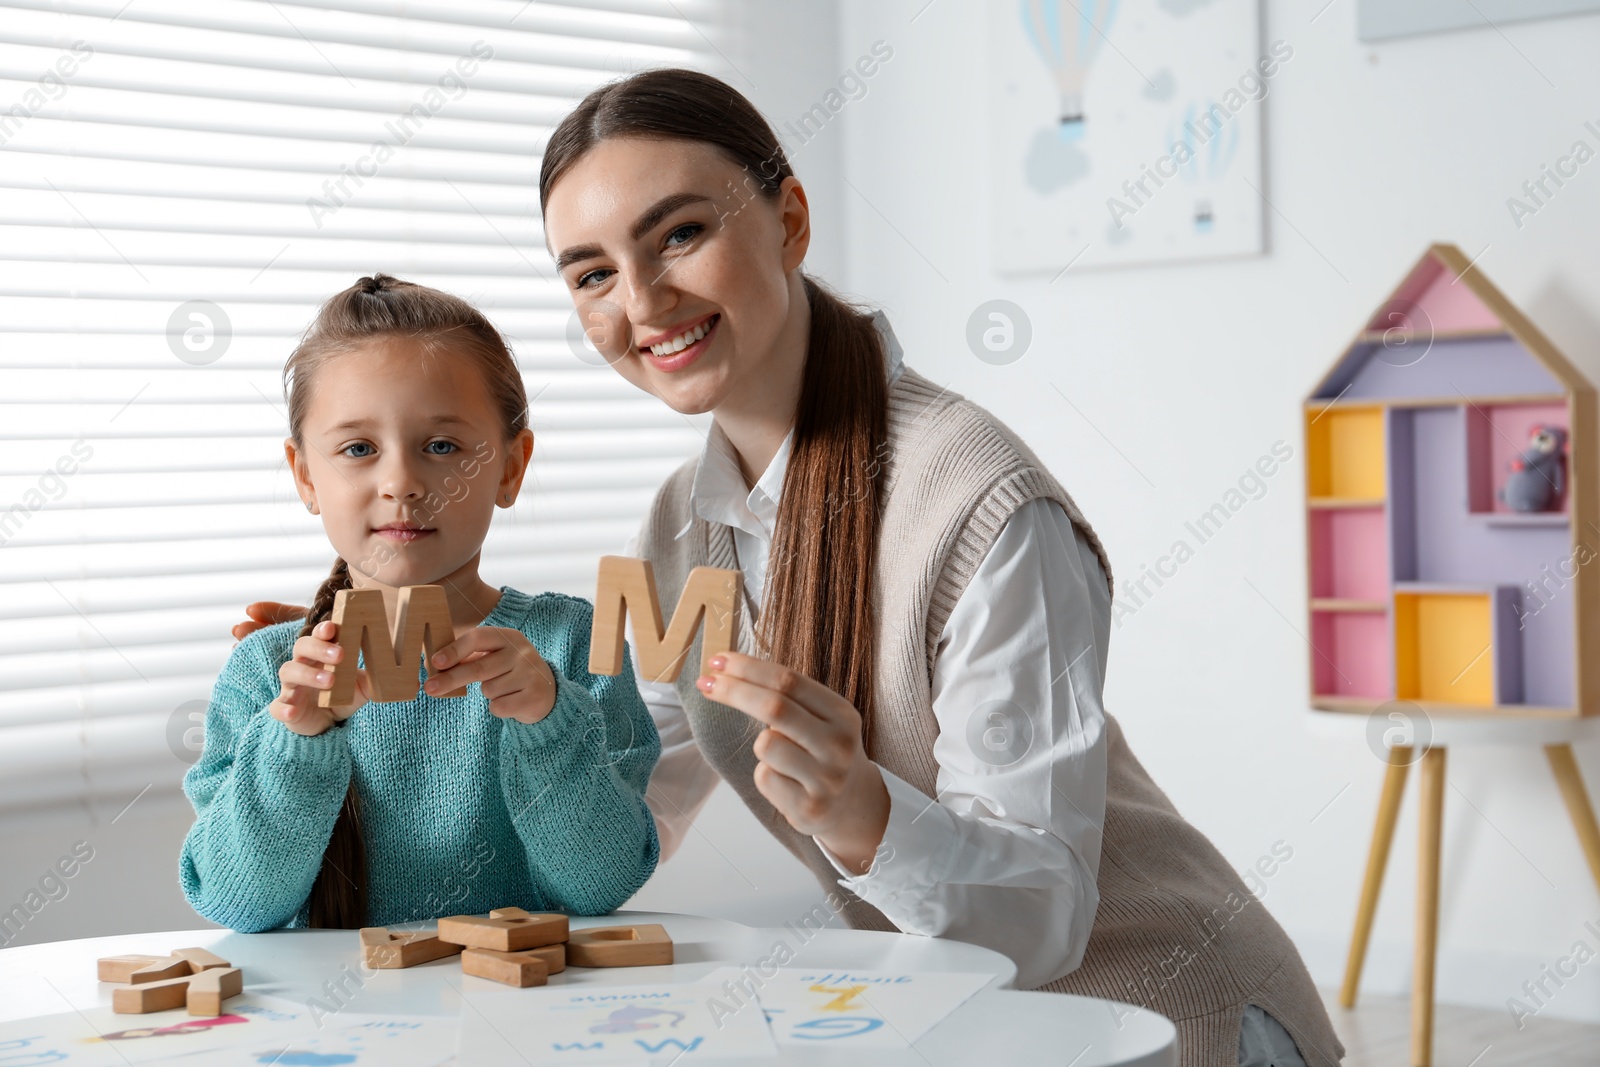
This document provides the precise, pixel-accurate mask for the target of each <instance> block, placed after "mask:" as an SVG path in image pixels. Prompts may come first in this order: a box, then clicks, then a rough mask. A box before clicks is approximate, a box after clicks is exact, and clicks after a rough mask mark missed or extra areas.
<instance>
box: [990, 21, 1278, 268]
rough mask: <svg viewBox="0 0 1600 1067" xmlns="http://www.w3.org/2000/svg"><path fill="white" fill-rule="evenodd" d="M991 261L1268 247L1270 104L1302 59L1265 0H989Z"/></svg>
mask: <svg viewBox="0 0 1600 1067" xmlns="http://www.w3.org/2000/svg"><path fill="white" fill-rule="evenodd" d="M986 7H987V9H988V12H989V15H988V26H987V35H988V39H987V42H986V48H985V52H986V57H987V63H988V67H989V69H988V76H987V77H986V79H985V83H986V85H987V92H988V116H989V137H990V146H989V160H990V165H991V172H992V176H993V181H992V183H991V189H990V197H991V199H990V202H991V205H992V207H991V210H992V211H993V230H994V235H995V246H994V256H995V269H996V270H997V271H999V272H1001V273H1024V272H1052V273H1054V272H1059V271H1061V270H1062V269H1064V268H1065V267H1067V266H1068V265H1069V264H1070V265H1075V266H1079V267H1094V266H1112V265H1122V264H1130V263H1161V262H1172V261H1182V260H1190V259H1205V258H1211V257H1218V256H1240V255H1255V254H1259V253H1260V252H1261V251H1262V250H1263V242H1264V215H1265V210H1266V205H1265V203H1264V202H1263V200H1262V192H1261V190H1263V186H1262V183H1261V158H1262V154H1261V153H1262V148H1261V130H1262V109H1263V106H1264V103H1265V100H1266V97H1267V95H1268V93H1269V91H1270V87H1271V85H1272V81H1273V78H1274V77H1276V76H1277V74H1278V73H1279V72H1280V71H1281V69H1282V68H1283V66H1284V65H1285V64H1286V63H1289V62H1291V61H1292V57H1293V52H1294V50H1293V48H1292V47H1291V46H1290V45H1289V44H1288V43H1287V42H1277V43H1276V44H1274V45H1272V46H1263V45H1262V44H1261V43H1260V18H1259V10H1258V6H1257V4H1256V0H1122V2H1118V0H1001V2H997V3H994V4H989V5H986Z"/></svg>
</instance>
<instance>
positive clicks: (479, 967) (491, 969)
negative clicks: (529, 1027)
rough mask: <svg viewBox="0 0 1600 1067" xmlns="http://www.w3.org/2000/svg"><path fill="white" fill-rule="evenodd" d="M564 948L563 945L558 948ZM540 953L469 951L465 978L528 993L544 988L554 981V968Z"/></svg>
mask: <svg viewBox="0 0 1600 1067" xmlns="http://www.w3.org/2000/svg"><path fill="white" fill-rule="evenodd" d="M554 947H556V948H560V946H559V945H557V946H554ZM540 951H541V950H540V949H529V950H528V951H527V952H497V951H495V950H494V949H492V948H469V949H465V950H463V951H462V953H461V971H462V973H463V974H471V975H476V976H477V977H479V978H487V979H489V980H490V981H493V982H500V983H502V984H504V985H509V986H516V987H517V988H518V989H527V988H528V987H529V986H536V985H544V984H545V982H546V981H548V980H549V978H550V965H549V964H547V963H546V962H545V961H544V959H543V958H542V957H541V956H540V955H539V952H540Z"/></svg>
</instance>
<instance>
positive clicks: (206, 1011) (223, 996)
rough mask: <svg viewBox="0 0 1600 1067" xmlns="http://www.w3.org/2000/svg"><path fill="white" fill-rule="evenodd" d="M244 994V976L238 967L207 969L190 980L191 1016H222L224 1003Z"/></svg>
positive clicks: (189, 999) (189, 1002)
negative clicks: (230, 998)
mask: <svg viewBox="0 0 1600 1067" xmlns="http://www.w3.org/2000/svg"><path fill="white" fill-rule="evenodd" d="M243 992H244V974H243V973H242V972H241V971H240V970H239V968H237V967H207V968H206V969H205V970H203V971H199V972H197V973H195V974H194V975H191V976H190V978H189V996H188V1004H189V1014H190V1015H211V1016H216V1015H221V1014H222V1002H223V1001H224V1000H227V999H228V998H229V997H236V996H238V995H239V994H240V993H243Z"/></svg>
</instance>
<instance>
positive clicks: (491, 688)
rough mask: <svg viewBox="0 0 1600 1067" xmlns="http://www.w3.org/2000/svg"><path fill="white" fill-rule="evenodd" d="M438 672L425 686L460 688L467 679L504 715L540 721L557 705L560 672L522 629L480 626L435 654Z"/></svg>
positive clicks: (494, 711)
mask: <svg viewBox="0 0 1600 1067" xmlns="http://www.w3.org/2000/svg"><path fill="white" fill-rule="evenodd" d="M429 666H430V667H432V668H433V670H434V671H436V672H437V673H435V674H434V675H433V676H432V677H431V678H429V679H428V681H427V683H426V684H425V685H424V686H423V689H424V690H425V691H427V692H428V693H429V694H430V695H434V696H437V695H438V694H440V693H448V692H450V690H452V689H460V688H461V687H463V686H465V685H466V684H467V683H468V682H478V683H480V686H479V688H481V689H482V690H483V695H484V696H485V697H487V698H488V700H489V711H490V713H491V714H494V715H498V716H499V717H500V718H502V719H515V720H517V721H518V722H525V723H535V722H538V721H539V720H540V719H542V718H544V717H545V716H546V715H548V714H550V710H551V709H552V708H554V707H555V706H556V675H555V671H553V670H551V669H550V665H549V664H548V663H546V662H545V661H544V657H543V656H541V655H539V650H538V649H536V648H534V647H533V642H531V641H529V640H528V637H527V635H526V634H524V633H523V632H522V631H521V630H513V629H511V628H510V627H508V626H478V627H474V628H473V629H472V630H471V631H469V632H468V633H466V634H465V635H463V636H461V637H458V638H456V639H455V641H453V642H451V643H450V644H448V645H446V646H445V647H443V648H441V649H440V650H439V651H437V652H435V653H434V654H433V662H432V663H431V664H429Z"/></svg>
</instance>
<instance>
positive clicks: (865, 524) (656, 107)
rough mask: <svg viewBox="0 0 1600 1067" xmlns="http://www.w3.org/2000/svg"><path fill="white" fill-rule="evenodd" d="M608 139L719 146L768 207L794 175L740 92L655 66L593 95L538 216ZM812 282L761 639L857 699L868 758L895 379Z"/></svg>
mask: <svg viewBox="0 0 1600 1067" xmlns="http://www.w3.org/2000/svg"><path fill="white" fill-rule="evenodd" d="M608 137H645V138H657V139H663V140H672V139H676V140H683V141H695V142H699V143H702V144H707V145H711V146H712V147H714V148H716V149H718V150H719V151H720V152H721V153H722V154H723V155H724V156H725V157H726V158H728V159H730V160H731V161H732V162H733V163H735V164H737V165H738V166H739V167H740V169H741V170H743V171H744V174H745V178H744V179H743V180H744V184H745V185H746V186H747V187H750V188H753V189H754V190H756V191H757V192H759V193H760V195H762V196H764V197H765V198H766V199H767V200H768V201H775V200H776V199H777V196H778V190H779V186H781V185H782V183H783V180H784V179H785V178H788V177H790V176H792V175H793V174H794V171H793V170H792V169H791V168H790V166H789V160H788V158H787V157H786V156H785V155H784V151H783V147H782V145H780V144H779V143H778V139H777V136H776V135H775V134H774V133H773V132H772V127H771V126H769V125H768V124H767V121H766V120H765V119H764V118H762V117H761V113H760V112H759V111H757V110H756V109H755V107H754V106H753V105H752V104H751V103H750V101H749V100H747V99H745V97H744V96H742V95H741V94H740V93H739V92H738V90H736V89H734V88H733V87H732V86H730V85H728V84H727V83H726V82H723V81H720V80H719V79H717V78H714V77H712V76H710V75H708V74H702V73H700V72H698V71H692V70H682V69H665V70H647V71H641V72H639V73H637V74H633V75H631V76H629V77H627V78H623V79H621V80H619V81H615V82H611V83H609V84H607V85H603V86H601V87H600V88H598V89H596V90H594V91H593V92H591V93H590V94H589V95H588V96H586V97H584V99H583V101H582V102H581V103H580V104H579V105H578V106H577V108H575V109H574V110H573V111H572V113H571V114H569V115H567V117H566V118H564V119H563V120H562V121H561V124H560V125H559V126H557V127H556V129H555V131H554V132H553V133H552V134H551V135H550V140H549V143H548V144H547V145H546V147H545V152H544V161H543V164H542V165H541V167H540V170H539V205H540V209H541V212H542V211H543V209H544V207H545V205H546V204H547V203H548V202H549V198H550V191H551V189H552V188H553V187H554V186H555V184H556V182H557V181H558V180H560V178H561V176H562V175H563V174H564V173H565V172H566V171H567V169H568V168H570V167H571V166H572V165H573V164H575V163H576V162H577V161H578V160H579V159H580V158H581V157H582V156H583V154H584V153H585V152H587V151H588V150H589V149H590V148H592V147H594V146H595V145H596V144H598V143H600V142H601V141H603V140H605V139H606V138H608ZM801 278H802V280H803V282H804V284H805V291H806V300H807V302H808V303H809V305H810V315H811V321H810V334H809V338H808V341H807V346H806V362H805V371H804V375H803V378H802V381H801V386H800V397H799V401H798V402H797V404H796V406H795V413H794V439H793V442H792V445H791V449H790V455H789V463H788V467H787V468H786V472H785V475H784V485H783V493H782V495H781V497H780V498H779V503H778V518H777V528H776V531H775V539H774V540H775V543H774V545H773V550H772V554H771V559H770V562H769V564H768V570H767V574H768V578H767V588H766V591H765V592H764V594H763V596H762V609H761V618H760V622H759V625H758V629H757V638H758V640H759V642H760V644H761V646H762V648H763V650H764V651H766V652H767V653H768V654H769V655H772V656H773V658H774V659H776V660H777V661H778V662H781V663H783V664H785V665H786V666H789V667H792V668H794V669H795V670H798V671H800V672H802V673H804V674H806V675H809V676H810V677H812V678H815V679H817V680H818V681H820V682H822V683H823V684H825V685H827V686H828V687H829V688H830V689H832V690H834V691H835V692H837V693H839V694H841V695H842V696H844V697H845V699H847V700H849V701H850V702H851V703H852V704H854V705H855V706H856V708H857V709H858V710H859V711H860V712H861V717H862V733H863V743H864V744H865V745H866V747H867V750H868V751H869V752H870V751H871V748H872V745H871V740H872V703H873V700H872V682H873V678H872V675H873V669H872V664H873V656H874V651H875V646H876V633H877V631H876V625H875V621H874V618H873V612H872V576H873V561H874V556H875V554H876V552H877V549H878V527H879V517H880V515H879V512H880V482H881V478H880V474H881V465H882V463H883V460H884V459H885V456H884V451H885V449H886V447H887V438H888V410H889V404H888V394H889V386H888V376H887V373H886V371H885V368H884V351H883V343H882V340H881V339H880V338H879V336H878V332H877V329H876V327H875V326H874V325H873V322H872V319H871V317H870V315H869V314H868V313H867V309H864V308H860V307H857V306H855V305H852V304H850V303H847V302H846V301H844V300H842V299H840V298H839V297H838V296H837V295H835V294H834V293H833V292H831V291H830V290H828V289H827V288H825V287H824V286H823V285H822V284H821V283H819V282H817V281H816V280H815V279H813V278H810V277H807V276H806V275H805V274H803V273H802V275H801Z"/></svg>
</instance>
